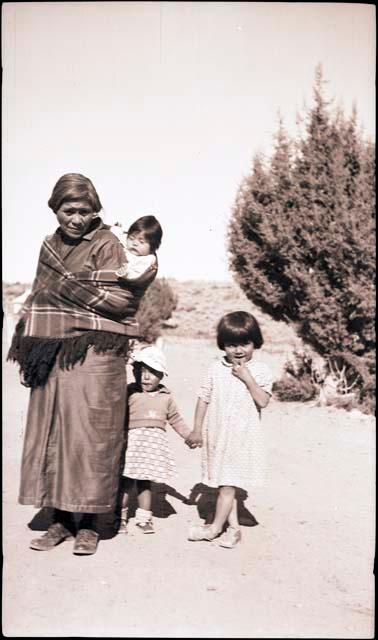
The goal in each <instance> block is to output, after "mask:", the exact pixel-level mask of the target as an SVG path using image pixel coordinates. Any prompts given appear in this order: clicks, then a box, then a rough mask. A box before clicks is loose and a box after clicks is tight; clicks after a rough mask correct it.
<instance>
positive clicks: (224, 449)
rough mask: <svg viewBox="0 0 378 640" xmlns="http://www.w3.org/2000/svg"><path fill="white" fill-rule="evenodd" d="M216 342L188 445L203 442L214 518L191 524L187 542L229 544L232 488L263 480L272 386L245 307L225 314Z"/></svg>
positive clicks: (233, 536) (233, 524)
mask: <svg viewBox="0 0 378 640" xmlns="http://www.w3.org/2000/svg"><path fill="white" fill-rule="evenodd" d="M217 344H218V347H219V349H221V350H222V351H225V356H224V357H223V358H222V360H218V361H216V362H214V363H213V364H212V365H211V366H210V368H209V370H208V372H207V375H206V377H205V379H204V381H203V384H202V386H201V388H200V391H199V394H198V395H199V397H198V400H197V405H196V410H195V416H194V429H193V431H192V433H191V434H190V435H189V437H188V438H187V439H186V444H187V445H188V446H189V447H191V448H195V447H197V446H202V444H203V447H202V476H203V477H202V479H203V482H204V483H205V484H206V485H208V486H210V487H216V488H218V497H217V504H216V511H215V517H214V520H213V522H212V524H210V525H203V524H201V525H199V526H194V527H191V529H190V531H189V536H188V539H189V540H213V539H214V538H217V537H218V536H219V535H220V534H221V533H222V530H223V527H224V525H225V523H226V521H227V520H228V524H229V527H228V529H227V531H226V533H225V534H224V535H223V536H222V537H221V538H220V545H221V546H222V547H226V548H233V547H235V545H236V544H237V543H238V542H240V540H241V532H240V528H239V522H238V514H237V502H236V498H235V491H236V487H240V488H243V489H245V488H246V487H248V486H262V485H263V484H264V477H263V472H264V457H263V454H264V448H263V431H262V428H261V423H260V413H261V409H262V408H263V407H266V406H267V404H268V402H269V399H270V396H271V389H272V377H271V374H270V371H269V369H268V367H266V366H265V365H264V364H261V363H259V362H255V360H254V359H253V354H254V350H255V349H259V348H260V347H261V346H262V344H263V337H262V335H261V330H260V327H259V324H258V322H257V320H256V319H255V318H254V317H253V316H252V315H251V314H249V313H247V312H245V311H236V312H233V313H228V314H227V315H225V316H223V318H222V319H221V320H220V322H219V323H218V327H217Z"/></svg>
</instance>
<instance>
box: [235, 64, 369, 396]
mask: <svg viewBox="0 0 378 640" xmlns="http://www.w3.org/2000/svg"><path fill="white" fill-rule="evenodd" d="M323 85H324V81H323V78H322V72H321V68H320V67H319V68H318V69H317V70H316V75H315V84H314V105H313V107H312V108H311V109H309V110H307V113H306V115H307V119H306V129H305V134H304V135H303V136H302V137H301V138H300V139H299V140H297V141H296V144H294V143H291V142H290V141H289V140H288V137H287V135H286V133H285V131H284V128H283V125H282V122H280V125H279V129H278V133H277V136H276V145H275V149H274V152H273V156H272V158H271V160H270V162H269V163H268V166H267V165H266V166H264V167H263V166H262V163H261V159H260V158H257V159H256V160H255V162H254V164H253V168H252V173H251V175H250V176H249V177H247V178H246V179H245V180H244V181H243V184H242V186H241V188H240V191H239V193H238V195H237V198H236V201H235V206H234V209H233V212H232V217H231V222H230V228H229V250H230V266H231V269H232V271H233V272H234V274H235V278H236V280H237V281H238V282H239V284H240V286H241V287H242V289H243V290H244V292H245V293H246V295H247V296H248V297H249V298H250V299H251V300H252V301H253V302H254V303H255V304H257V305H258V306H259V307H261V308H262V309H263V310H264V311H266V312H268V313H270V314H271V315H272V316H273V317H275V318H277V319H284V320H286V321H288V322H293V323H295V324H296V326H297V330H298V333H299V335H300V336H301V337H302V338H303V339H304V341H305V342H308V343H309V344H311V345H312V346H313V347H314V348H315V349H316V350H317V351H318V352H319V353H321V354H322V355H324V356H330V357H333V358H336V359H338V360H339V361H340V360H341V361H342V362H344V363H346V364H347V365H348V372H349V375H350V376H352V377H353V376H354V377H355V376H356V375H357V374H358V375H359V386H360V391H361V398H362V399H364V398H366V397H369V398H371V397H372V393H373V381H374V378H373V376H374V346H375V335H374V324H373V322H374V291H375V289H374V278H375V244H374V236H375V226H374V210H375V199H374V193H375V182H374V177H375V165H374V147H373V145H372V144H371V143H367V142H366V141H365V140H364V139H363V137H362V135H361V134H360V133H359V132H358V130H357V124H356V122H357V116H356V110H355V109H354V111H353V114H352V116H351V117H350V118H349V119H347V118H345V116H344V114H343V112H342V110H339V111H338V112H335V111H334V110H332V109H331V105H330V103H329V102H327V101H326V100H325V97H324V87H323ZM293 150H294V151H293Z"/></svg>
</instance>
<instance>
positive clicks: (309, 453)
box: [3, 338, 375, 638]
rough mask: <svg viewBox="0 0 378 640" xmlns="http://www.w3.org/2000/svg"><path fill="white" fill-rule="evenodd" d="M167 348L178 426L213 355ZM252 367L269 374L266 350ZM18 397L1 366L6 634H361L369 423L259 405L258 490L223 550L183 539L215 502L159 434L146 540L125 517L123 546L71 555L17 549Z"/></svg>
mask: <svg viewBox="0 0 378 640" xmlns="http://www.w3.org/2000/svg"><path fill="white" fill-rule="evenodd" d="M166 351H167V358H168V362H169V371H170V375H169V386H170V387H171V389H172V390H173V391H174V392H175V395H176V400H177V402H178V404H179V406H180V408H181V411H182V413H183V415H184V416H185V417H186V418H187V420H188V421H191V419H192V415H193V409H194V402H195V390H196V388H197V385H198V380H199V375H200V374H201V371H202V369H203V367H205V366H207V364H208V363H209V361H210V359H211V358H212V357H213V356H216V355H217V352H216V350H215V349H214V348H213V347H212V346H210V345H209V343H207V342H203V341H202V342H199V341H191V340H180V339H173V338H171V339H170V340H168V341H167V344H166ZM259 357H260V358H261V360H263V361H265V362H267V363H268V364H269V365H271V366H272V368H273V370H274V371H276V372H277V356H276V355H275V354H274V353H273V354H270V353H268V352H264V351H262V352H261V353H260V354H259ZM27 401H28V391H27V390H26V389H24V388H23V387H21V386H20V385H19V384H18V376H17V370H16V367H15V366H13V365H10V364H6V365H4V410H3V416H4V429H3V490H4V496H3V500H4V506H3V523H4V524H3V553H4V572H3V587H4V589H3V634H4V635H5V636H7V637H16V636H23V637H49V636H50V637H65V636H89V637H145V636H147V637H148V636H149V637H218V638H221V637H239V638H264V637H265V638H266V637H269V638H311V637H317V638H370V637H373V554H374V520H375V515H374V506H375V503H374V473H375V453H374V450H375V431H374V421H373V419H372V418H371V417H367V416H363V415H362V414H360V413H357V412H352V413H349V414H348V413H346V412H343V411H340V410H333V409H327V408H318V407H311V406H308V405H300V404H294V403H291V404H281V403H278V402H275V401H272V402H271V404H270V405H269V407H268V408H267V409H266V410H265V413H264V416H263V420H264V424H265V429H266V439H267V452H268V458H269V461H270V466H271V480H270V483H269V486H268V487H267V488H265V489H259V490H256V492H254V493H251V494H250V495H248V496H246V495H244V494H241V495H240V505H239V506H240V517H241V520H242V523H243V526H242V536H243V539H242V543H241V544H240V545H239V546H238V547H236V548H235V549H233V550H228V549H223V548H221V547H219V546H218V544H217V543H216V542H215V541H214V542H211V543H208V542H189V541H187V539H186V538H187V530H188V527H189V525H190V523H192V522H193V523H197V522H199V521H200V516H202V517H209V515H211V511H212V509H213V506H214V495H213V494H212V493H211V491H206V490H205V491H203V487H201V485H200V467H199V451H198V450H196V451H190V450H189V449H188V448H187V447H186V446H185V445H184V443H183V441H182V440H181V439H180V438H179V437H178V436H177V435H176V434H175V433H174V432H173V431H171V432H170V434H169V438H170V441H171V444H172V448H173V450H174V452H175V455H176V461H177V466H178V470H179V474H178V477H177V479H176V480H175V482H172V486H171V487H166V486H164V485H157V487H156V493H155V495H154V509H155V513H156V518H155V525H156V534H155V535H150V536H145V535H143V534H141V533H140V532H139V531H136V530H135V527H134V524H133V520H132V519H131V520H130V524H129V533H128V534H127V535H126V536H122V537H121V536H116V537H113V538H112V539H107V540H102V541H101V543H100V545H99V548H98V551H97V553H96V554H95V555H94V556H87V557H77V556H74V555H73V554H72V541H66V542H64V543H63V544H61V545H60V546H59V547H57V548H55V549H54V550H52V551H50V552H47V553H40V552H36V551H32V550H30V549H29V548H28V543H29V541H30V539H31V538H33V537H35V536H36V535H37V534H36V533H35V532H33V531H31V530H30V526H34V528H36V522H37V520H36V514H37V511H36V510H35V509H33V508H31V507H30V508H29V507H23V506H20V505H18V504H17V491H18V480H19V463H20V454H21V444H22V435H23V428H24V424H25V416H26V408H27ZM201 490H202V491H201ZM191 493H192V495H193V493H194V494H196V495H197V502H196V503H193V504H188V503H187V500H185V498H188V496H189V495H190V494H191Z"/></svg>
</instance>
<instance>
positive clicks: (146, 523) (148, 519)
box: [135, 507, 155, 533]
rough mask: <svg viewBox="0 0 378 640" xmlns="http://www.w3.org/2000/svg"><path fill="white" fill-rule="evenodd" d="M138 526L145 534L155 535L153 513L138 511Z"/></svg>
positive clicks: (136, 514)
mask: <svg viewBox="0 0 378 640" xmlns="http://www.w3.org/2000/svg"><path fill="white" fill-rule="evenodd" d="M135 519H136V523H135V524H136V526H137V527H138V528H139V529H140V530H141V531H143V533H155V529H154V525H153V524H152V511H147V509H141V508H140V507H138V509H137V510H136V512H135Z"/></svg>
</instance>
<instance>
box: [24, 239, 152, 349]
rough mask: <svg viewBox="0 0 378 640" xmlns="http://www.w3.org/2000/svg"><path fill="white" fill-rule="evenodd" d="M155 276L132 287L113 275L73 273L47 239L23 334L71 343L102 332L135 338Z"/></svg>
mask: <svg viewBox="0 0 378 640" xmlns="http://www.w3.org/2000/svg"><path fill="white" fill-rule="evenodd" d="M120 266H121V265H120ZM156 273H157V267H156V266H155V267H152V268H151V269H149V270H147V271H146V272H145V273H144V274H142V276H140V277H139V278H138V279H136V280H133V281H132V282H129V281H127V280H124V279H122V278H119V277H118V276H117V275H116V272H115V271H113V270H111V271H110V270H100V271H93V272H89V271H88V272H80V273H71V272H69V271H67V269H66V268H65V266H64V264H63V262H62V260H61V258H60V256H59V255H58V254H57V252H56V251H55V249H54V248H53V246H52V245H51V244H50V243H49V241H48V239H46V240H45V241H44V242H43V245H42V249H41V253H40V257H39V263H38V270H37V275H36V279H35V282H34V285H33V290H32V293H31V294H30V296H29V297H28V299H27V300H26V303H25V305H24V307H23V310H22V314H23V320H24V323H25V327H24V331H23V335H24V336H35V337H40V338H42V337H43V338H52V337H54V338H67V337H71V336H73V335H78V333H82V332H83V330H84V331H85V330H97V331H111V332H114V333H120V334H123V335H127V336H130V337H136V336H138V333H139V326H138V323H137V321H136V320H135V314H136V312H137V310H138V307H139V303H140V299H141V298H142V296H143V294H144V292H145V291H146V289H147V287H148V286H149V285H150V284H151V282H152V281H153V280H154V278H155V276H156Z"/></svg>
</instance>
